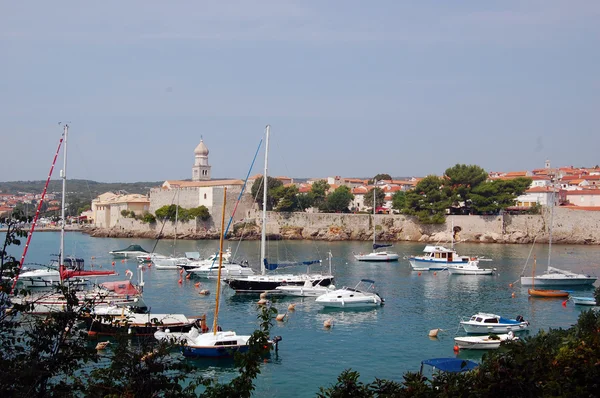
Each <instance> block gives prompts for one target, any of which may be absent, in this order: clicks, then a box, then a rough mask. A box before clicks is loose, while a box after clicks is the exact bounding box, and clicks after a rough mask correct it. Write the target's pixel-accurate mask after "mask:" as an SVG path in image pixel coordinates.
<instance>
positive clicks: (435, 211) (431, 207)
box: [404, 175, 451, 224]
mask: <svg viewBox="0 0 600 398" xmlns="http://www.w3.org/2000/svg"><path fill="white" fill-rule="evenodd" d="M443 183H444V181H443V180H442V179H441V178H440V177H437V176H433V175H431V176H427V177H425V178H423V179H422V180H421V181H419V182H418V183H417V186H416V187H415V188H414V189H411V190H410V191H407V192H406V195H405V200H406V207H405V211H404V212H405V213H406V214H410V215H416V216H417V217H418V218H419V221H420V222H421V223H423V224H442V223H443V222H444V221H445V219H446V217H445V215H446V210H447V209H448V208H449V207H450V204H451V201H450V198H449V197H448V195H447V193H446V191H445V190H444V189H443Z"/></svg>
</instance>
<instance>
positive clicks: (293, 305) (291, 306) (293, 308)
mask: <svg viewBox="0 0 600 398" xmlns="http://www.w3.org/2000/svg"><path fill="white" fill-rule="evenodd" d="M288 311H296V304H290V305H288Z"/></svg>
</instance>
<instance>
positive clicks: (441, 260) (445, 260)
mask: <svg viewBox="0 0 600 398" xmlns="http://www.w3.org/2000/svg"><path fill="white" fill-rule="evenodd" d="M408 262H409V263H410V266H411V267H412V269H413V271H441V270H445V269H447V268H448V267H449V266H456V265H463V266H469V267H471V268H473V267H475V268H478V265H479V259H478V258H477V257H468V256H460V255H458V254H457V253H456V250H454V249H453V248H451V249H448V248H446V247H444V246H440V245H427V246H425V248H424V249H423V255H422V256H411V257H409V258H408Z"/></svg>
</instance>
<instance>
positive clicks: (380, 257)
mask: <svg viewBox="0 0 600 398" xmlns="http://www.w3.org/2000/svg"><path fill="white" fill-rule="evenodd" d="M373 186H374V187H373V251H372V252H371V253H358V254H354V258H355V259H356V260H357V261H398V259H399V258H400V256H399V255H398V253H394V252H389V251H387V250H377V249H380V248H385V247H391V246H392V245H390V244H378V243H376V237H377V228H375V214H376V210H375V209H376V199H377V195H376V193H377V191H376V189H377V188H376V186H377V181H374V183H373Z"/></svg>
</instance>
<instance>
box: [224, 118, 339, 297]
mask: <svg viewBox="0 0 600 398" xmlns="http://www.w3.org/2000/svg"><path fill="white" fill-rule="evenodd" d="M270 129H271V126H269V125H267V127H266V133H265V136H266V139H265V167H264V173H263V211H262V226H261V244H260V258H261V261H260V269H261V274H260V275H248V276H239V277H229V278H226V279H225V283H227V284H228V285H229V287H231V288H232V289H234V290H235V291H236V292H238V293H261V292H264V291H268V290H275V288H276V287H277V286H281V285H283V284H286V285H296V286H303V285H304V284H305V282H306V281H309V282H310V283H312V284H313V286H315V285H321V286H329V285H330V284H331V283H333V275H322V274H309V273H308V272H307V273H305V274H277V273H270V274H268V275H267V274H266V270H267V268H268V269H269V270H275V269H276V268H278V267H279V264H272V263H269V262H268V260H267V256H266V238H267V231H266V228H267V182H268V174H267V171H268V154H269V135H270ZM317 262H319V263H320V262H321V261H320V260H317V261H305V262H301V263H294V264H293V265H307V266H309V265H310V264H313V263H317ZM286 265H292V264H286Z"/></svg>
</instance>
